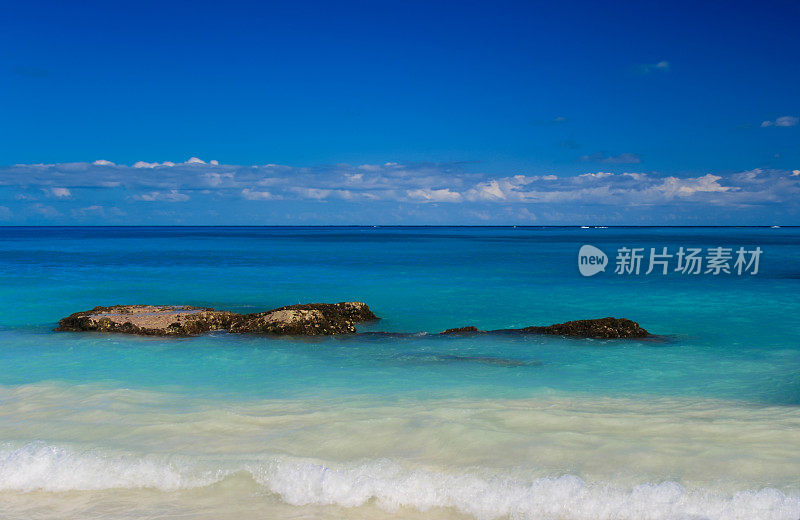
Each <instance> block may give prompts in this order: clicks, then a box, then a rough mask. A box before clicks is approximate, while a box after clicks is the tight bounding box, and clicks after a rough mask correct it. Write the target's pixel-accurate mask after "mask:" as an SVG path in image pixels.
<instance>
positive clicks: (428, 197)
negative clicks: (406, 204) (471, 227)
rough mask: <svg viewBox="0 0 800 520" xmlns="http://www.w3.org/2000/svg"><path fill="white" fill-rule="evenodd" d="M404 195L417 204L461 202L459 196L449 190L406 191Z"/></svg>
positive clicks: (424, 189)
mask: <svg viewBox="0 0 800 520" xmlns="http://www.w3.org/2000/svg"><path fill="white" fill-rule="evenodd" d="M406 195H408V197H409V198H410V199H411V200H415V201H419V202H461V194H460V193H458V192H454V191H450V189H449V188H442V189H438V190H432V189H428V188H420V189H416V190H407V191H406Z"/></svg>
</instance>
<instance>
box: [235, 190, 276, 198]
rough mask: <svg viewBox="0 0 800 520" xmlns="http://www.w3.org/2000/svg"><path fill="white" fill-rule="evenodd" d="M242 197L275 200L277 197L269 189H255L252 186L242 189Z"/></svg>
mask: <svg viewBox="0 0 800 520" xmlns="http://www.w3.org/2000/svg"><path fill="white" fill-rule="evenodd" d="M242 197H243V198H245V199H247V200H274V199H275V198H276V197H275V196H274V195H273V194H272V193H270V192H268V191H254V190H251V189H250V188H245V189H243V190H242Z"/></svg>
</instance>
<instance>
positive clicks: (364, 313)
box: [55, 302, 378, 336]
mask: <svg viewBox="0 0 800 520" xmlns="http://www.w3.org/2000/svg"><path fill="white" fill-rule="evenodd" d="M375 319H378V317H377V316H375V314H373V312H372V311H371V310H370V309H369V307H368V306H367V304H365V303H362V302H340V303H311V304H306V305H290V306H288V307H281V308H279V309H273V310H271V311H267V312H260V313H253V314H239V313H235V312H230V311H218V310H215V309H209V308H204V307H191V306H188V305H114V306H112V307H95V308H94V309H92V310H89V311H83V312H76V313H75V314H72V315H70V316H67V317H66V318H64V319H62V320H61V321H59V322H58V327H56V329H55V330H57V331H97V332H119V333H124V334H141V335H148V336H192V335H196V334H201V333H203V332H209V331H214V330H227V331H229V332H233V333H260V334H292V335H330V334H351V333H353V332H355V331H356V329H355V325H354V323H355V322H358V321H367V320H375Z"/></svg>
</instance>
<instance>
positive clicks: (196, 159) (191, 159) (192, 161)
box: [186, 157, 206, 164]
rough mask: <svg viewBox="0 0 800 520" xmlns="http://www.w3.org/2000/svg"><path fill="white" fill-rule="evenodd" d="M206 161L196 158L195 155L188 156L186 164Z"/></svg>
mask: <svg viewBox="0 0 800 520" xmlns="http://www.w3.org/2000/svg"><path fill="white" fill-rule="evenodd" d="M205 163H206V162H205V161H204V160H202V159H198V158H197V157H190V158H189V160H188V161H186V164H205Z"/></svg>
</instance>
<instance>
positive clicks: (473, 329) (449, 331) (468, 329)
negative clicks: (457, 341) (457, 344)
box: [439, 325, 483, 334]
mask: <svg viewBox="0 0 800 520" xmlns="http://www.w3.org/2000/svg"><path fill="white" fill-rule="evenodd" d="M476 332H483V331H482V330H479V329H478V327H474V326H472V325H470V326H468V327H456V328H454V329H447V330H443V331H442V332H440V333H439V334H474V333H476Z"/></svg>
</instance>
